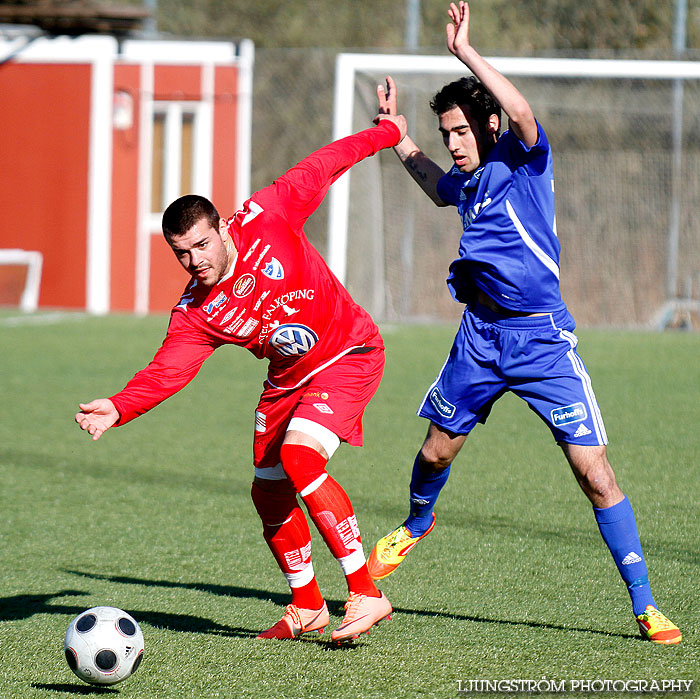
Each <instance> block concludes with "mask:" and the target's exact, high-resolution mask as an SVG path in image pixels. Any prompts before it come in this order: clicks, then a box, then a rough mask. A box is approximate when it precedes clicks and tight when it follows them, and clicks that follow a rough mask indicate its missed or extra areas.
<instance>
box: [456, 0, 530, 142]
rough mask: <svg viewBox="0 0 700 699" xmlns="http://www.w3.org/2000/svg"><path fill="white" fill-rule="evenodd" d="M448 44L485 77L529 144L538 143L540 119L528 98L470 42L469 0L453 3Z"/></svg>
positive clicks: (514, 129) (482, 79) (470, 66)
mask: <svg viewBox="0 0 700 699" xmlns="http://www.w3.org/2000/svg"><path fill="white" fill-rule="evenodd" d="M447 13H448V14H449V16H450V19H451V20H452V21H451V22H449V23H448V24H447V48H448V49H449V50H450V51H451V52H452V53H453V54H454V55H455V56H457V58H459V60H460V61H462V63H464V65H465V66H467V68H469V70H471V72H472V73H474V75H475V76H476V78H477V79H478V80H479V81H481V82H482V83H483V84H484V86H485V87H486V89H487V90H488V91H489V92H490V93H491V94H492V95H493V97H494V99H495V100H496V101H497V102H498V103H499V104H500V105H501V107H502V109H503V111H504V112H505V113H506V114H507V115H508V121H509V126H510V128H511V129H512V130H513V131H514V132H515V135H516V136H517V137H518V138H519V139H520V140H521V141H522V142H523V143H524V144H525V145H526V146H527V147H528V148H530V147H532V146H534V145H535V143H537V137H538V133H537V122H536V121H535V116H534V114H533V113H532V109H531V108H530V105H529V104H528V102H527V100H526V99H525V97H523V95H522V94H521V93H520V92H519V91H518V89H517V88H516V87H515V85H513V83H511V82H510V80H508V78H506V77H505V76H504V75H502V74H501V73H499V72H498V71H497V70H496V69H495V68H494V67H493V66H492V65H490V64H489V63H488V62H487V61H485V60H484V59H483V58H482V57H481V56H480V55H479V53H478V52H477V51H476V49H475V48H474V47H473V46H472V45H471V43H470V42H469V3H466V2H464V1H463V0H459V4H458V5H457V4H455V3H454V2H451V3H450V8H449V10H448V11H447Z"/></svg>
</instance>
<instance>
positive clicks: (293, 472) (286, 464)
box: [280, 444, 327, 495]
mask: <svg viewBox="0 0 700 699" xmlns="http://www.w3.org/2000/svg"><path fill="white" fill-rule="evenodd" d="M280 459H281V461H282V468H283V469H284V472H285V474H286V476H287V478H288V479H289V481H290V482H291V484H292V487H293V488H294V491H295V492H297V493H301V494H302V495H303V491H304V490H305V489H306V488H308V487H309V486H310V485H311V484H313V483H314V482H316V481H317V480H318V479H319V478H322V477H325V475H326V463H327V461H326V459H325V458H324V457H323V456H322V455H321V454H319V453H318V452H317V451H316V450H315V449H313V448H312V447H308V446H304V445H301V444H283V445H282V448H281V449H280Z"/></svg>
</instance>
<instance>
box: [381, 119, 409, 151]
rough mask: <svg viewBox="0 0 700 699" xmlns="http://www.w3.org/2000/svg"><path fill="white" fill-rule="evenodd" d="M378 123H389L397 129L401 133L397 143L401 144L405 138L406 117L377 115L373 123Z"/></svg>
mask: <svg viewBox="0 0 700 699" xmlns="http://www.w3.org/2000/svg"><path fill="white" fill-rule="evenodd" d="M380 121H391V122H392V123H394V124H396V126H398V127H399V131H400V132H401V138H400V139H399V143H401V141H403V139H404V138H405V137H406V133H407V131H408V123H407V122H406V117H405V116H404V115H403V114H377V116H376V117H374V123H375V124H378V123H379V122H380ZM396 145H398V143H397V144H396Z"/></svg>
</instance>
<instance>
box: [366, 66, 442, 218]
mask: <svg viewBox="0 0 700 699" xmlns="http://www.w3.org/2000/svg"><path fill="white" fill-rule="evenodd" d="M377 103H378V110H377V116H376V117H375V118H374V123H375V124H377V123H378V122H379V121H381V120H382V119H388V118H392V117H394V116H396V115H398V111H397V106H396V105H397V91H396V83H395V82H394V80H393V78H392V77H391V76H387V78H386V89H385V88H384V85H377ZM394 152H395V153H396V155H398V156H399V160H401V162H402V163H403V166H404V167H405V168H406V170H407V171H408V173H409V174H410V175H411V177H413V179H414V180H415V181H416V182H417V183H418V184H419V185H420V188H421V189H422V190H423V191H424V192H425V193H426V194H427V195H428V196H429V197H430V198H431V199H432V201H433V202H434V203H435V204H436V205H437V206H447V204H446V203H445V202H444V201H443V200H442V199H441V198H440V197H439V196H438V193H437V183H438V180H439V179H440V178H441V177H442V176H443V175H444V174H445V172H444V170H443V169H442V168H441V167H440V166H439V165H438V164H437V163H435V162H434V161H432V160H431V159H430V158H429V157H428V156H427V155H425V153H423V151H422V150H421V149H420V148H419V147H418V146H417V145H416V144H415V143H414V142H413V140H412V139H411V138H410V136H404V137H403V138H402V139H401V142H400V143H399V144H398V145H397V146H394Z"/></svg>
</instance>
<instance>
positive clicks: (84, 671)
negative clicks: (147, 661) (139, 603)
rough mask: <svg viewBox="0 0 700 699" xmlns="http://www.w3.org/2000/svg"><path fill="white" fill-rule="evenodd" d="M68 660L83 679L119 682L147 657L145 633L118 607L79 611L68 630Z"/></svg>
mask: <svg viewBox="0 0 700 699" xmlns="http://www.w3.org/2000/svg"><path fill="white" fill-rule="evenodd" d="M64 650H65V653H66V661H67V662H68V666H69V667H70V669H71V670H73V672H74V673H75V674H76V675H77V676H78V677H80V679H81V680H84V681H85V682H89V683H90V684H115V683H116V682H121V681H122V680H125V679H126V678H127V677H129V676H130V675H132V674H133V673H134V672H136V670H137V669H138V667H139V665H140V664H141V661H142V660H143V633H142V631H141V627H140V626H139V625H138V623H137V622H136V620H135V619H134V618H133V617H132V616H131V615H129V614H127V613H126V612H124V611H122V610H121V609H117V608H116V607H93V608H92V609H87V610H86V611H84V612H82V613H81V614H78V616H77V617H75V619H73V621H71V623H70V626H69V627H68V630H67V631H66V639H65V642H64Z"/></svg>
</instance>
